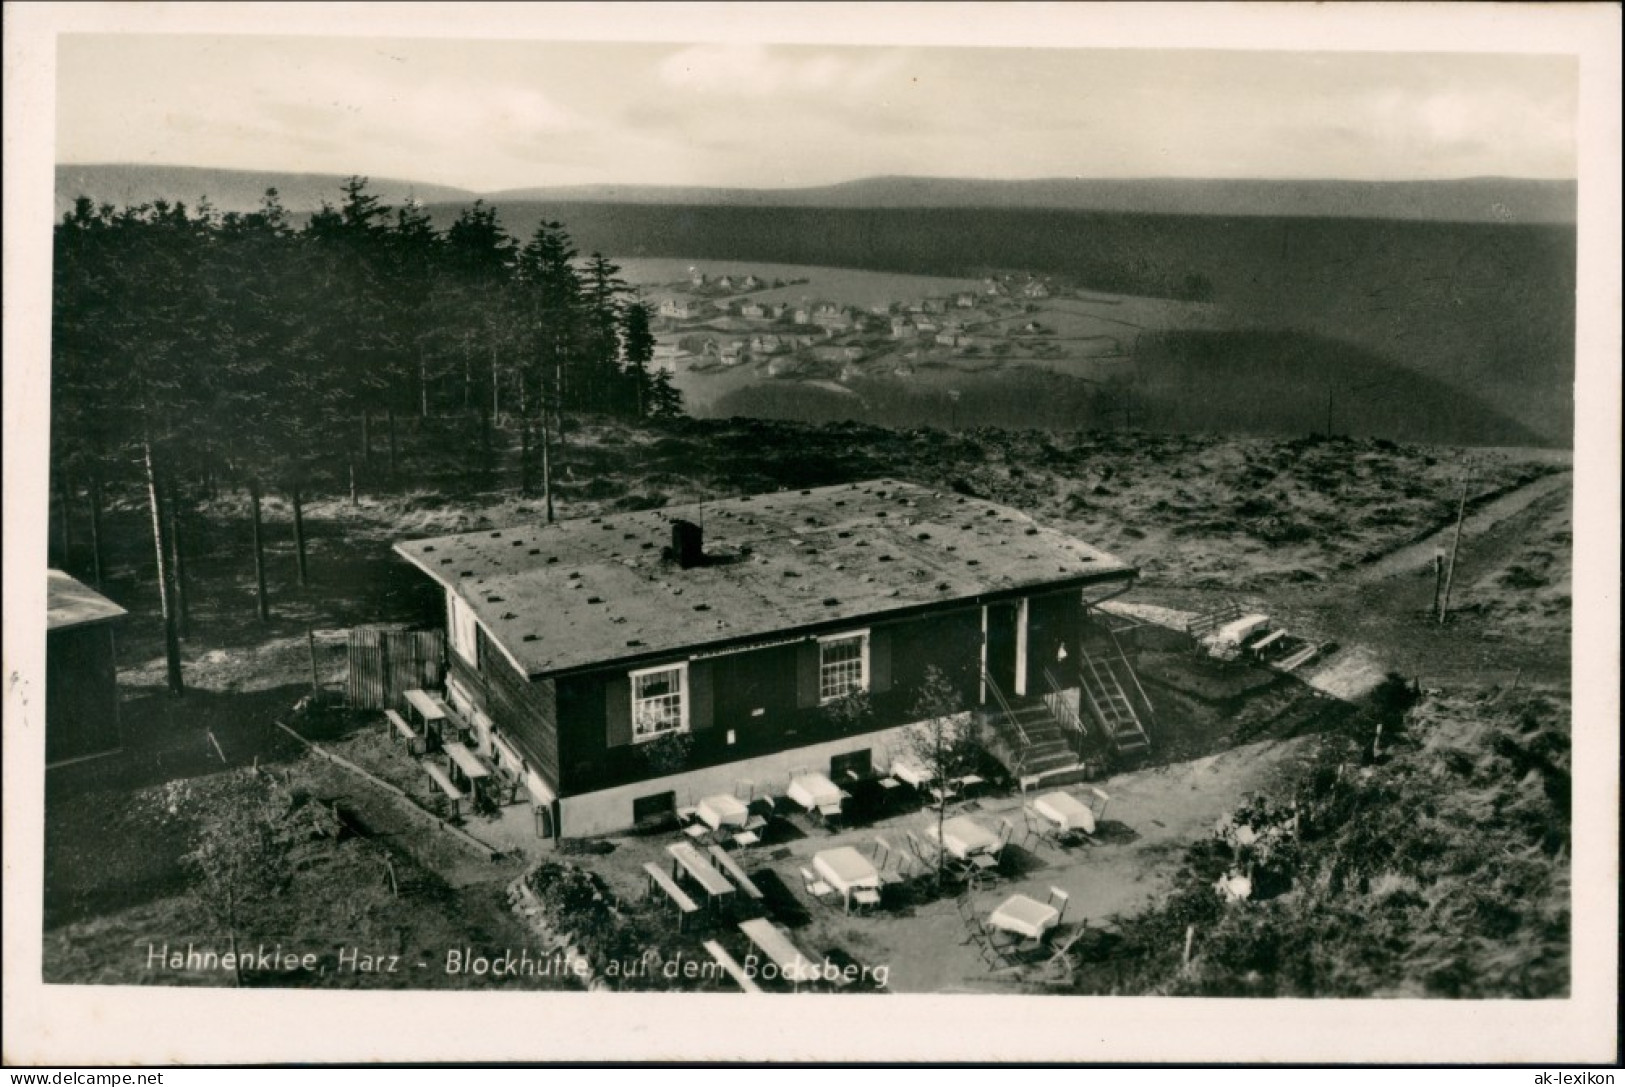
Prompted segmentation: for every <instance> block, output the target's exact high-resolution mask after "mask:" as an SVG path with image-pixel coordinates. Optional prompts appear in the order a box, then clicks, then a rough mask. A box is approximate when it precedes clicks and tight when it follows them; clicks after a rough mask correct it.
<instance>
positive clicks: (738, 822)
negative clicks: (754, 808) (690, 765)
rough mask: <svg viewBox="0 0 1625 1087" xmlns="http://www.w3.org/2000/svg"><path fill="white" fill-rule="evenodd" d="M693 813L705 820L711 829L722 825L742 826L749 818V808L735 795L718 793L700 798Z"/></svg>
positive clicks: (719, 827)
mask: <svg viewBox="0 0 1625 1087" xmlns="http://www.w3.org/2000/svg"><path fill="white" fill-rule="evenodd" d="M695 814H696V815H698V816H699V817H700V818H701V819H703V820H705V825H706V826H708V827H710V828H711V829H712V830H721V829H722V828H723V827H743V826H744V825H745V824H746V823H747V822H748V821H749V820H750V809H748V808H746V807H745V805H744V804H743V803H742V802H741V801H740V800H739V798H738V797H736V796H730V795H729V794H727V793H718V794H717V795H715V796H708V797H706V798H705V799H704V800H701V801H700V803H699V806H698V807H697V808H696V809H695Z"/></svg>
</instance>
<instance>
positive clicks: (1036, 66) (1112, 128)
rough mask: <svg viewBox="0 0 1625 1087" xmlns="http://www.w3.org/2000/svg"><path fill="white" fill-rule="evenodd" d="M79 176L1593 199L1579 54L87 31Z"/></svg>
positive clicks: (71, 62)
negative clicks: (994, 182)
mask: <svg viewBox="0 0 1625 1087" xmlns="http://www.w3.org/2000/svg"><path fill="white" fill-rule="evenodd" d="M57 61H58V74H57V117H56V120H57V125H56V135H57V148H56V161H57V162H58V163H61V164H88V163H107V162H129V163H147V164H163V165H187V166H207V167H220V168H235V169H251V170H278V171H299V172H317V173H332V174H366V175H370V176H373V177H393V178H398V179H407V180H413V181H419V182H426V183H437V184H445V185H454V186H459V187H462V188H467V189H472V190H475V191H479V192H494V191H499V190H502V189H508V188H519V187H528V186H547V185H578V184H600V183H611V184H651V185H706V186H724V187H746V188H777V187H795V186H807V185H821V184H829V183H834V182H840V181H846V180H852V179H855V178H861V177H872V176H879V175H912V176H933V177H976V178H1000V179H1010V178H1041V177H1043V178H1053V177H1100V178H1112V177H1226V178H1336V179H1350V180H1393V179H1432V178H1452V177H1476V176H1490V175H1498V176H1511V177H1535V178H1572V177H1574V176H1575V171H1576V156H1575V113H1576V104H1577V94H1578V89H1577V79H1578V69H1577V65H1576V64H1575V63H1574V61H1573V60H1572V58H1563V57H1556V56H1543V55H1509V54H1483V53H1478V54H1469V53H1461V54H1441V53H1330V52H1320V53H1284V52H1277V53H1261V52H1236V51H1222V50H1208V51H1202V50H1135V49H1076V48H1071V49H1030V48H1023V49H1010V48H986V49H974V48H935V47H886V48H866V47H855V46H844V45H833V46H802V45H797V46H772V45H760V44H750V43H739V42H732V43H720V42H719V43H713V44H697V45H682V44H671V45H666V44H656V43H636V42H614V43H603V42H599V43H594V42H559V41H511V40H510V41H457V40H448V39H445V38H427V39H426V38H417V39H407V38H395V39H387V38H377V39H369V38H350V37H259V36H245V35H236V36H224V35H219V36H190V35H145V34H118V35H95V34H83V35H81V34H70V35H64V36H63V37H61V38H60V39H59V40H58V52H57Z"/></svg>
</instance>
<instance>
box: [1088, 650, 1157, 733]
mask: <svg viewBox="0 0 1625 1087" xmlns="http://www.w3.org/2000/svg"><path fill="white" fill-rule="evenodd" d="M1103 629H1104V630H1105V634H1106V637H1107V639H1108V644H1109V645H1110V647H1111V649H1110V651H1109V652H1097V653H1094V654H1091V653H1090V652H1089V651H1088V650H1087V649H1084V650H1082V651H1081V652H1080V653H1079V655H1078V657H1079V659H1078V681H1079V684H1080V685H1081V686H1082V688H1083V701H1084V703H1085V704H1086V705H1087V706H1088V707H1089V712H1090V713H1091V714H1092V715H1093V717H1094V719H1095V720H1096V721H1097V722H1099V724H1100V727H1101V729H1102V730H1104V732H1105V734H1106V738H1107V740H1108V741H1110V743H1111V745H1112V748H1113V749H1114V750H1115V751H1116V752H1117V754H1119V755H1134V754H1139V753H1140V752H1142V751H1148V750H1150V748H1151V737H1150V736H1149V735H1147V733H1146V730H1145V724H1144V722H1143V721H1142V720H1141V714H1140V711H1141V710H1143V711H1144V712H1145V714H1146V715H1147V716H1148V717H1149V716H1150V715H1151V713H1152V708H1151V700H1150V699H1149V698H1147V697H1146V694H1145V688H1144V687H1142V686H1140V677H1139V676H1137V675H1135V674H1134V666H1133V665H1131V664H1130V663H1129V661H1128V657H1127V656H1126V655H1125V654H1124V653H1123V647H1122V646H1121V645H1119V644H1118V642H1117V637H1116V635H1115V634H1113V633H1112V630H1111V628H1110V627H1105V628H1103ZM1130 690H1132V691H1133V692H1134V695H1135V697H1133V698H1131V697H1130V696H1129V691H1130Z"/></svg>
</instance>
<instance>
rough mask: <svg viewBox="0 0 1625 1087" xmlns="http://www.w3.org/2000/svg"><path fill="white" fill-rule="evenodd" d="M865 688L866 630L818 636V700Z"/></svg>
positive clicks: (866, 681) (867, 637) (867, 678)
mask: <svg viewBox="0 0 1625 1087" xmlns="http://www.w3.org/2000/svg"><path fill="white" fill-rule="evenodd" d="M868 689H869V632H868V631H867V630H860V631H856V632H854V633H851V634H835V635H831V636H829V637H825V638H820V639H818V700H819V702H820V703H828V702H834V701H836V700H837V699H841V698H845V697H846V696H847V695H849V694H854V693H856V692H858V691H867V690H868Z"/></svg>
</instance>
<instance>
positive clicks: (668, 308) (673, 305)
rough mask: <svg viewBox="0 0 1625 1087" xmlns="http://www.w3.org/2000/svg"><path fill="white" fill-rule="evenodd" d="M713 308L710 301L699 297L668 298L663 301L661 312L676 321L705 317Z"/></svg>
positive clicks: (661, 314)
mask: <svg viewBox="0 0 1625 1087" xmlns="http://www.w3.org/2000/svg"><path fill="white" fill-rule="evenodd" d="M711 309H712V307H711V304H710V303H708V302H704V301H702V300H700V299H698V298H667V299H664V300H662V301H661V303H660V309H659V313H660V316H662V317H670V318H671V319H673V320H676V321H691V320H693V319H695V318H697V317H704V316H705V315H706V314H707V313H709V312H710V311H711Z"/></svg>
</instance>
